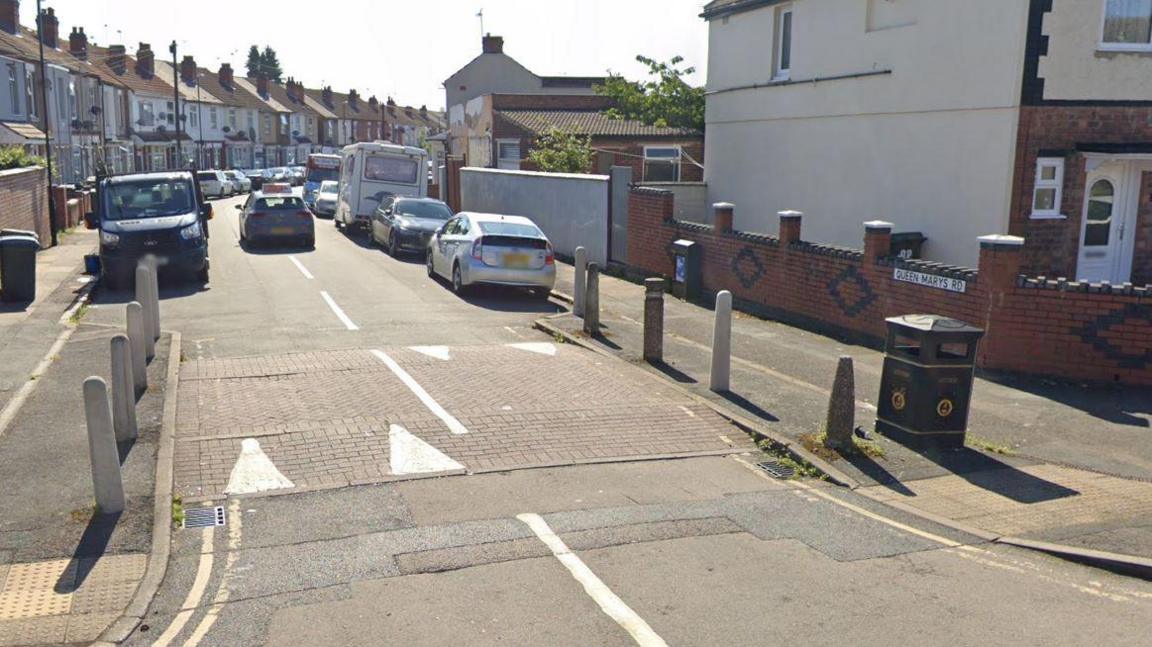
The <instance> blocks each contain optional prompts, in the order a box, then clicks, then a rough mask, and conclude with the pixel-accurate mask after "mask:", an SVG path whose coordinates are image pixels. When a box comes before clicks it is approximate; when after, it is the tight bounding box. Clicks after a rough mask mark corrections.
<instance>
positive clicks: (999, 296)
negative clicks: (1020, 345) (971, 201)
mask: <svg viewBox="0 0 1152 647" xmlns="http://www.w3.org/2000/svg"><path fill="white" fill-rule="evenodd" d="M979 240H980V278H979V282H980V285H981V289H983V290H984V291H985V295H986V298H987V299H988V309H987V313H988V314H987V316H986V318H985V321H983V322H981V323H983V325H984V330H985V337H984V341H983V342H982V343H981V344H980V354H979V357H978V358H977V361H978V363H979V365H981V366H988V367H995V366H996V365H1000V366H1005V365H1007V364H1006V363H1010V362H1011V357H1012V353H1013V348H1012V346H1013V342H1012V336H1011V334H1010V333H1011V331H1010V330H1006V329H1005V328H1008V327H1010V326H1011V325H1012V324H1011V322H1009V321H1007V320H1005V319H1004V318H1003V317H1002V316H1001V313H1003V312H1005V311H1006V309H1005V301H1006V300H1007V299H1008V298H1009V296H1010V295H1011V293H1012V291H1013V290H1014V289H1015V287H1016V282H1017V280H1018V278H1019V276H1020V270H1021V268H1022V267H1023V263H1024V253H1023V251H1024V239H1023V238H1021V237H1019V236H1003V235H992V236H981V237H980V239H979ZM973 323H976V322H973ZM1002 329H1003V330H1002Z"/></svg>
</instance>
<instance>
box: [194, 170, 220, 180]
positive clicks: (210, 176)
mask: <svg viewBox="0 0 1152 647" xmlns="http://www.w3.org/2000/svg"><path fill="white" fill-rule="evenodd" d="M196 179H197V180H200V181H201V182H214V181H216V180H218V179H220V178H218V177H216V174H215V173H213V172H211V171H201V172H199V173H197V174H196Z"/></svg>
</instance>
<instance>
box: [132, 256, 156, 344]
mask: <svg viewBox="0 0 1152 647" xmlns="http://www.w3.org/2000/svg"><path fill="white" fill-rule="evenodd" d="M151 283H152V271H151V270H150V269H148V263H147V262H144V261H141V262H140V264H139V265H137V266H136V302H137V303H139V304H140V307H141V309H142V310H143V311H144V359H145V360H147V361H149V362H150V361H152V358H153V357H156V338H155V337H153V336H152V328H153V326H152V322H153V312H154V311H153V310H152V286H151V285H150V284H151Z"/></svg>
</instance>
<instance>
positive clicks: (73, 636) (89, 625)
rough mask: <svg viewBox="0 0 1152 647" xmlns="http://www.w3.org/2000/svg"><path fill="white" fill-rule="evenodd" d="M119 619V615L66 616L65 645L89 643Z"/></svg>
mask: <svg viewBox="0 0 1152 647" xmlns="http://www.w3.org/2000/svg"><path fill="white" fill-rule="evenodd" d="M119 618H120V614H119V613H111V614H108V613H99V614H80V615H76V614H73V615H70V616H68V630H67V633H66V635H65V637H64V642H67V643H90V642H93V641H95V640H96V639H97V638H99V637H100V634H102V633H104V630H105V629H107V628H108V627H109V626H111V625H112V623H113V622H116V620H117V619H119Z"/></svg>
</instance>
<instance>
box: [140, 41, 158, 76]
mask: <svg viewBox="0 0 1152 647" xmlns="http://www.w3.org/2000/svg"><path fill="white" fill-rule="evenodd" d="M136 73H137V74H139V75H140V76H142V77H144V78H146V79H148V78H152V76H154V75H155V73H156V55H155V54H153V53H152V46H151V45H149V44H148V43H140V46H139V47H138V48H137V49H136Z"/></svg>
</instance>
